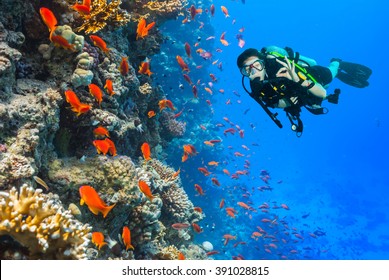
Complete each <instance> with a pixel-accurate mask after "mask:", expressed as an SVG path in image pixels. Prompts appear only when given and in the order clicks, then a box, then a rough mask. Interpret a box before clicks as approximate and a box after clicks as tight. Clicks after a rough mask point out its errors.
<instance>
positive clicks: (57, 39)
mask: <svg viewBox="0 0 389 280" xmlns="http://www.w3.org/2000/svg"><path fill="white" fill-rule="evenodd" d="M50 41H51V42H52V43H53V44H54V46H55V47H59V48H63V49H65V50H71V51H74V50H75V49H74V44H69V42H68V40H66V39H65V38H64V37H62V36H61V35H51V36H50Z"/></svg>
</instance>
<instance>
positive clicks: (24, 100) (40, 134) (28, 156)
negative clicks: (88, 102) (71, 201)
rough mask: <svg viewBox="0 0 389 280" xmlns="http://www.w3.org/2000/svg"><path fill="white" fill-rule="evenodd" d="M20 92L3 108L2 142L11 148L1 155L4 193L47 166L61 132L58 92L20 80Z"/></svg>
mask: <svg viewBox="0 0 389 280" xmlns="http://www.w3.org/2000/svg"><path fill="white" fill-rule="evenodd" d="M16 90H17V92H18V94H15V95H12V98H11V99H10V101H9V103H6V104H0V120H1V123H2V125H3V128H2V130H1V132H0V139H4V140H5V143H6V144H7V151H6V152H4V153H1V154H0V174H1V175H0V189H4V188H6V186H7V185H13V184H17V182H18V183H19V184H20V182H26V181H29V180H30V178H31V176H33V175H34V174H36V173H37V170H38V169H39V168H40V167H41V166H43V165H45V164H46V163H47V161H48V158H50V157H51V154H50V151H52V150H53V147H52V145H51V142H52V140H53V135H54V133H55V132H56V130H57V129H58V120H59V105H60V104H61V100H62V98H61V96H60V94H59V93H58V92H57V91H56V90H54V89H52V88H51V87H49V86H48V85H47V84H45V83H44V82H41V81H37V80H32V79H19V80H18V81H17V84H16ZM4 140H3V141H4Z"/></svg>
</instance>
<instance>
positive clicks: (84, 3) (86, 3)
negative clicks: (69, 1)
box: [82, 0, 92, 7]
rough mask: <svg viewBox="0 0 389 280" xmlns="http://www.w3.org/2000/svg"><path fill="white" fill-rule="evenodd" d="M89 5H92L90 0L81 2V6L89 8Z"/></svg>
mask: <svg viewBox="0 0 389 280" xmlns="http://www.w3.org/2000/svg"><path fill="white" fill-rule="evenodd" d="M91 4H92V0H83V1H82V5H84V6H87V7H90V6H91Z"/></svg>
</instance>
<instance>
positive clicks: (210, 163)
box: [208, 160, 219, 166]
mask: <svg viewBox="0 0 389 280" xmlns="http://www.w3.org/2000/svg"><path fill="white" fill-rule="evenodd" d="M208 165H211V166H218V165H219V162H217V161H214V160H212V161H210V162H208Z"/></svg>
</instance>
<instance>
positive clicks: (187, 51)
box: [185, 42, 192, 58]
mask: <svg viewBox="0 0 389 280" xmlns="http://www.w3.org/2000/svg"><path fill="white" fill-rule="evenodd" d="M185 52H186V55H187V56H188V57H189V58H192V56H191V49H190V45H189V43H188V42H185Z"/></svg>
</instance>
